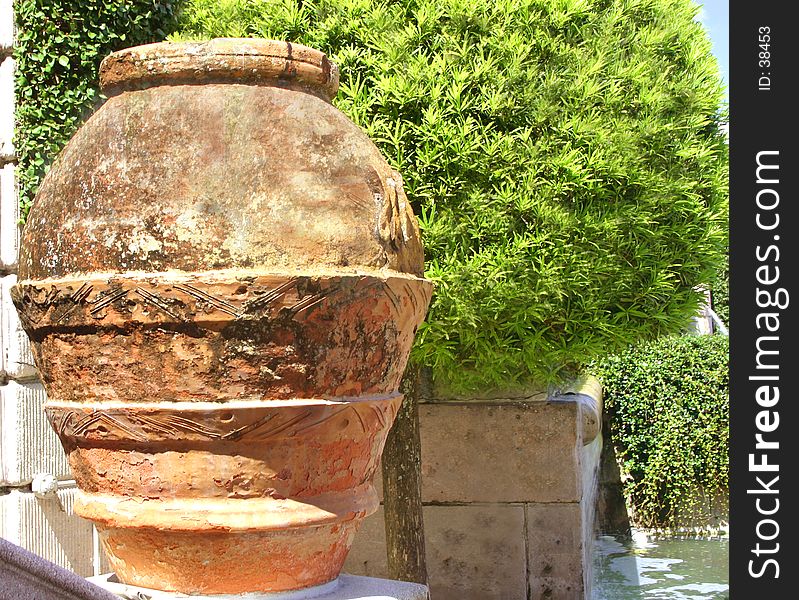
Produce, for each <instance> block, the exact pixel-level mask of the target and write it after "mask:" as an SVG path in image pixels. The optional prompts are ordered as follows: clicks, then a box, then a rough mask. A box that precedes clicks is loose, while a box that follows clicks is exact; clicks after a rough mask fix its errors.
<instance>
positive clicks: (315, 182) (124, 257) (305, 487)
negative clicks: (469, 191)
mask: <svg viewBox="0 0 799 600" xmlns="http://www.w3.org/2000/svg"><path fill="white" fill-rule="evenodd" d="M101 83H102V85H103V88H104V91H105V93H106V94H107V95H108V96H109V100H108V101H107V102H106V103H105V104H104V105H103V106H102V108H100V110H99V111H98V112H97V113H96V114H95V115H94V116H92V117H91V118H90V119H89V121H88V122H87V123H86V124H85V125H84V126H83V127H82V128H81V129H80V131H78V133H77V134H75V137H74V138H73V139H72V141H71V142H70V143H69V145H68V146H67V147H66V149H65V150H64V151H63V153H62V154H61V155H60V157H59V158H58V160H57V161H56V163H55V165H54V166H53V168H52V170H51V171H50V173H49V174H48V175H47V177H46V179H45V180H44V182H43V184H42V186H41V189H40V191H39V194H38V196H37V198H36V202H35V204H34V206H33V208H32V210H31V212H30V217H29V220H28V223H27V226H26V227H25V231H24V235H23V250H22V257H21V263H20V282H19V284H18V285H17V286H16V287H15V289H14V291H13V298H14V302H15V304H16V306H17V308H18V310H19V312H20V315H21V317H22V321H23V324H24V327H25V330H26V331H27V332H28V334H29V335H30V336H31V339H32V340H33V347H34V354H35V356H36V361H37V366H38V367H39V369H40V371H41V375H42V378H43V381H44V384H45V387H46V389H47V394H48V402H47V406H46V410H47V413H48V415H49V417H50V420H51V422H52V424H53V427H54V428H55V430H56V431H57V433H58V435H59V436H60V438H61V441H62V443H63V445H64V448H65V450H66V451H67V453H68V454H69V460H70V464H71V466H72V469H73V472H74V476H75V479H76V480H77V483H78V485H79V487H80V489H81V491H82V493H81V495H80V497H79V499H78V500H77V501H76V504H75V511H76V512H77V513H78V514H80V515H82V516H84V517H87V518H89V519H91V520H92V521H94V522H95V524H96V525H97V527H98V529H99V531H100V533H101V536H102V540H103V543H104V545H105V549H106V551H107V552H108V556H109V558H110V560H111V562H112V564H113V566H114V568H115V570H116V572H117V574H118V576H119V577H120V579H121V580H122V581H124V582H126V583H131V584H135V585H140V586H144V587H151V588H156V589H163V590H176V591H181V592H187V593H206V594H215V593H240V592H249V591H282V590H289V589H298V588H303V587H307V586H313V585H317V584H322V583H325V582H327V581H330V580H332V579H334V578H335V577H336V576H337V575H338V573H339V571H340V569H341V565H342V563H343V561H344V558H345V556H346V554H347V551H348V549H349V547H350V544H351V542H352V539H353V535H354V534H355V532H356V530H357V529H358V525H359V523H360V521H361V520H362V519H363V518H364V517H365V516H366V515H368V514H369V513H371V512H373V511H374V510H375V508H376V507H377V503H378V500H377V497H376V494H375V492H374V488H373V486H372V478H373V476H374V473H375V469H376V466H377V462H378V459H379V456H380V453H381V452H382V447H383V443H384V441H385V437H386V434H387V432H388V428H389V427H390V425H391V423H392V420H393V418H394V416H395V414H396V411H397V408H398V406H399V403H400V401H401V396H400V395H399V394H398V393H397V388H398V384H399V379H400V376H401V374H402V372H403V369H404V367H405V364H406V361H407V358H408V353H409V351H410V347H411V343H412V341H413V335H414V333H415V331H416V328H417V326H418V325H419V323H420V322H421V320H422V319H423V317H424V314H425V311H426V309H427V305H428V303H429V299H430V291H431V286H430V284H429V282H427V281H426V280H424V279H423V278H422V270H423V259H422V247H421V242H420V239H419V231H418V227H417V224H416V221H415V217H414V216H413V213H412V211H411V209H410V208H409V206H408V203H407V201H406V198H405V195H404V192H403V191H402V182H401V179H400V177H399V175H398V174H397V173H395V172H393V171H392V170H391V169H390V168H389V166H388V165H387V163H386V162H385V160H383V158H382V157H381V156H380V154H379V152H378V150H377V148H376V147H375V146H374V145H373V144H372V143H371V142H370V141H369V139H368V138H367V137H366V136H365V135H364V134H363V133H362V132H361V130H360V129H359V128H358V127H356V126H355V125H354V124H352V123H351V122H350V121H349V120H347V118H346V117H345V116H344V115H343V114H342V113H341V112H339V111H338V110H336V109H335V108H334V107H333V106H332V105H331V104H330V99H331V97H332V96H333V95H334V94H335V92H336V89H337V85H338V74H337V70H336V67H335V66H334V65H332V64H331V63H330V62H329V61H328V60H327V58H326V57H325V56H324V55H323V54H322V53H320V52H317V51H316V50H312V49H310V48H306V47H303V46H298V45H292V44H288V43H283V42H272V41H265V40H230V39H225V40H214V41H212V42H207V43H185V44H184V43H181V44H169V43H164V44H153V45H149V46H141V47H137V48H132V49H128V50H124V51H122V52H118V53H115V54H112V55H111V56H109V57H108V58H106V59H105V61H104V62H103V65H102V67H101Z"/></svg>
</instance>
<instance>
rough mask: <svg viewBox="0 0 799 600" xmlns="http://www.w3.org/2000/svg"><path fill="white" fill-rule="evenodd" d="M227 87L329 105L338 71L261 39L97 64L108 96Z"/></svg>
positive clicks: (142, 53) (175, 48)
mask: <svg viewBox="0 0 799 600" xmlns="http://www.w3.org/2000/svg"><path fill="white" fill-rule="evenodd" d="M208 83H229V84H246V85H270V86H276V87H284V88H291V89H300V90H302V91H306V92H310V93H312V94H314V95H316V96H319V97H321V98H323V99H324V100H326V101H328V102H329V101H330V100H332V99H333V97H334V96H335V95H336V92H337V91H338V84H339V71H338V67H337V66H336V65H335V64H334V63H333V62H331V61H330V60H329V59H328V58H327V56H326V55H325V54H324V53H323V52H321V51H319V50H316V49H314V48H309V47H308V46H304V45H302V44H296V43H293V42H285V41H279V40H267V39H259V38H214V39H212V40H207V41H187V42H157V43H154V44H145V45H142V46H134V47H131V48H126V49H124V50H119V51H118V52H114V53H112V54H109V55H108V56H107V57H105V58H104V59H103V61H102V63H101V64H100V88H101V89H102V91H103V93H104V94H105V95H106V96H109V97H111V96H115V95H118V94H120V93H122V92H125V91H133V90H140V89H146V88H149V87H154V86H159V85H192V84H194V85H196V84H208Z"/></svg>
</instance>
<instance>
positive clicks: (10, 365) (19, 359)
mask: <svg viewBox="0 0 799 600" xmlns="http://www.w3.org/2000/svg"><path fill="white" fill-rule="evenodd" d="M13 44H14V18H13V5H12V0H0V60H2V63H0V537H3V538H5V539H7V540H9V541H10V542H13V543H15V544H18V545H20V546H22V547H24V548H26V549H28V550H30V551H32V552H35V553H36V554H39V555H40V556H43V557H44V558H47V559H49V560H51V561H53V562H55V563H57V564H59V565H61V566H63V567H66V568H69V569H72V570H73V571H75V572H76V573H79V574H80V575H84V576H87V575H93V574H96V573H99V572H101V571H107V570H108V567H107V565H106V563H105V560H104V558H103V557H101V556H100V550H99V544H98V540H97V538H96V535H95V532H94V530H93V528H92V526H91V525H90V524H89V523H88V522H86V521H83V520H82V519H80V518H78V517H76V516H74V515H72V512H71V509H72V500H73V497H74V494H75V485H74V482H73V481H71V475H70V472H69V467H68V465H67V461H66V458H65V456H64V452H63V450H62V449H61V444H60V443H59V442H58V438H57V437H56V435H55V433H54V432H53V431H52V429H51V428H50V425H49V423H47V419H46V418H45V415H44V410H43V404H44V400H45V393H44V388H43V387H42V385H41V383H40V382H39V379H38V374H37V372H36V368H35V366H34V364H33V357H32V355H31V351H30V343H29V342H28V338H27V336H26V335H25V333H24V332H23V331H22V329H21V328H20V325H19V320H18V319H17V312H16V310H15V309H14V306H13V304H12V303H11V299H10V298H9V289H10V288H11V286H12V285H14V283H16V278H17V275H16V273H17V258H18V249H19V224H18V222H19V203H18V200H17V192H16V178H15V170H16V156H15V154H14V144H13V134H14V58H13V56H12V51H13ZM53 482H57V484H56V485H53ZM34 490H36V491H34Z"/></svg>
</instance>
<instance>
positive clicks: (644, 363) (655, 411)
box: [591, 336, 729, 528]
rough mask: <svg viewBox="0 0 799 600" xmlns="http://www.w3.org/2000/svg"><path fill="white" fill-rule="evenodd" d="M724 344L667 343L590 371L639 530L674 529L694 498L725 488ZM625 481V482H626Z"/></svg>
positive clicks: (720, 339)
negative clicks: (599, 385)
mask: <svg viewBox="0 0 799 600" xmlns="http://www.w3.org/2000/svg"><path fill="white" fill-rule="evenodd" d="M728 365H729V338H727V337H725V336H683V337H666V338H663V339H661V340H657V341H654V342H647V343H643V344H639V345H636V346H633V347H631V348H629V349H628V350H626V351H624V352H621V353H619V354H614V355H610V356H606V357H604V358H602V359H600V360H598V361H596V362H595V363H594V364H593V365H592V366H591V371H592V372H593V373H594V374H595V375H596V376H597V377H598V378H599V380H600V381H601V382H602V384H603V386H604V390H605V400H604V402H605V410H606V411H607V413H608V416H609V417H610V423H611V431H610V439H611V443H613V444H614V446H615V447H616V452H617V456H618V458H619V461H620V463H621V470H622V473H623V479H625V495H626V496H627V498H628V500H629V502H630V504H631V505H632V507H633V509H634V516H635V520H636V523H637V524H638V525H640V526H643V527H649V528H660V527H676V526H677V525H678V524H679V516H680V514H687V513H691V512H693V511H695V510H696V509H699V508H701V507H699V506H691V504H692V503H693V502H695V501H696V500H697V497H696V494H695V492H696V491H697V490H701V491H703V492H704V494H705V495H706V497H707V496H713V495H714V493H716V492H720V493H722V494H724V493H726V492H727V491H728V487H729V456H728V453H729V368H728ZM625 476H626V477H625Z"/></svg>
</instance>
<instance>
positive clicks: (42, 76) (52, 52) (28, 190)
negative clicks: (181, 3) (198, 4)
mask: <svg viewBox="0 0 799 600" xmlns="http://www.w3.org/2000/svg"><path fill="white" fill-rule="evenodd" d="M175 5H176V2H175V1H174V0H16V1H15V2H14V13H15V18H16V26H17V39H16V44H15V47H14V59H15V60H16V66H17V69H16V79H15V89H16V131H15V135H16V137H15V147H16V152H17V157H18V164H19V167H18V180H19V189H20V203H21V207H22V214H23V218H24V216H25V215H27V211H28V208H29V207H30V205H31V203H32V202H33V197H34V195H35V193H36V190H37V189H38V187H39V182H40V181H41V179H42V177H43V176H44V174H45V173H46V172H47V168H48V166H49V165H50V163H51V162H52V160H53V158H54V157H55V155H56V154H58V152H59V151H60V150H61V148H63V146H64V145H65V144H66V142H67V141H68V140H69V138H70V137H72V134H73V133H75V131H76V130H77V128H78V126H79V125H80V124H81V123H82V122H83V121H84V120H85V119H86V118H87V117H88V116H89V115H90V114H91V113H92V112H94V110H95V109H96V108H97V107H98V106H99V105H100V103H101V102H102V101H103V97H102V96H101V95H100V93H99V91H98V87H97V71H98V68H99V66H100V61H101V60H102V59H103V58H105V57H106V56H107V55H108V54H109V53H111V52H113V51H114V50H119V49H121V48H125V47H128V46H135V45H137V44H145V43H148V42H153V41H160V40H162V39H164V37H166V35H167V33H169V31H170V28H171V26H172V24H173V23H174V19H173V13H174V11H175Z"/></svg>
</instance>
